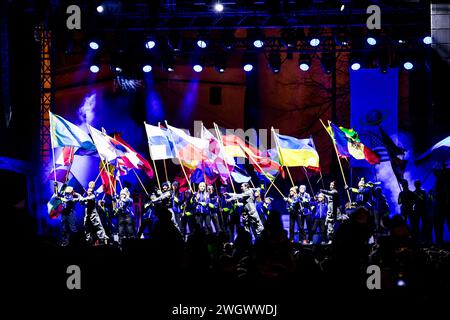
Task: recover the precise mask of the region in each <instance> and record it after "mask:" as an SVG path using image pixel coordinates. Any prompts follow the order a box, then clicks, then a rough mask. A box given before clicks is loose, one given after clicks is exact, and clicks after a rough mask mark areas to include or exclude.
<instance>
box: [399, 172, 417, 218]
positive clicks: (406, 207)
mask: <svg viewBox="0 0 450 320" xmlns="http://www.w3.org/2000/svg"><path fill="white" fill-rule="evenodd" d="M401 186H402V191H400V193H399V194H398V204H399V205H400V214H401V215H402V217H403V219H404V220H405V222H406V221H407V219H408V218H409V219H410V224H412V223H411V215H412V213H413V208H414V200H415V198H416V196H415V195H414V193H413V192H412V191H411V190H409V184H408V181H407V180H402V182H401Z"/></svg>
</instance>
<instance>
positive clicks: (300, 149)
mask: <svg viewBox="0 0 450 320" xmlns="http://www.w3.org/2000/svg"><path fill="white" fill-rule="evenodd" d="M274 135H275V139H277V144H278V153H279V157H280V162H281V164H282V165H283V166H285V167H309V168H319V154H318V153H317V151H316V148H315V147H314V143H313V141H312V138H308V139H297V138H294V137H290V136H285V135H282V134H279V133H276V132H274Z"/></svg>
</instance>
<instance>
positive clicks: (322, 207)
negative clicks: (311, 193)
mask: <svg viewBox="0 0 450 320" xmlns="http://www.w3.org/2000/svg"><path fill="white" fill-rule="evenodd" d="M311 207H312V209H313V221H314V223H313V226H312V233H313V234H314V233H316V232H317V229H319V232H320V236H321V241H322V244H325V243H326V242H327V241H328V240H327V225H326V223H325V220H326V218H327V214H328V204H327V202H326V199H325V196H324V194H323V193H319V194H318V195H317V197H316V201H315V202H314V203H311Z"/></svg>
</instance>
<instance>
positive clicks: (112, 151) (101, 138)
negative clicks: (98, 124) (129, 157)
mask: <svg viewBox="0 0 450 320" xmlns="http://www.w3.org/2000/svg"><path fill="white" fill-rule="evenodd" d="M87 127H88V129H89V132H90V133H91V137H92V140H93V141H94V143H95V146H96V147H97V151H98V154H99V155H100V158H101V159H102V160H103V161H107V162H111V161H113V160H115V159H116V158H117V157H118V156H122V155H123V154H124V152H123V150H119V149H117V148H116V146H115V145H114V144H113V143H112V141H111V140H112V139H113V138H111V137H110V136H108V135H107V134H105V133H104V132H102V131H100V130H97V129H95V128H94V127H92V126H90V125H87Z"/></svg>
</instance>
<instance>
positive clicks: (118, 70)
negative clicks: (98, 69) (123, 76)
mask: <svg viewBox="0 0 450 320" xmlns="http://www.w3.org/2000/svg"><path fill="white" fill-rule="evenodd" d="M114 71H115V72H117V73H121V72H122V68H121V67H115V68H114Z"/></svg>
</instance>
